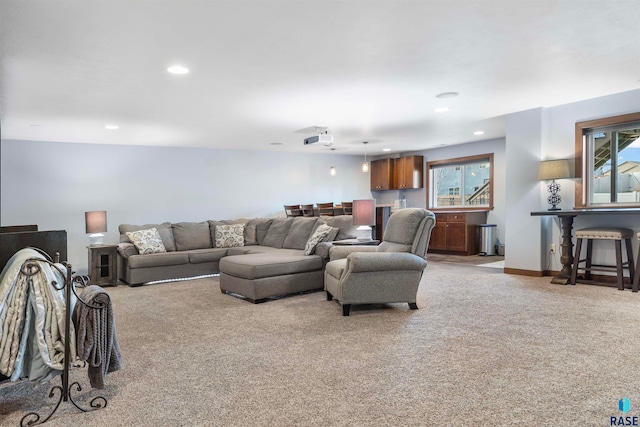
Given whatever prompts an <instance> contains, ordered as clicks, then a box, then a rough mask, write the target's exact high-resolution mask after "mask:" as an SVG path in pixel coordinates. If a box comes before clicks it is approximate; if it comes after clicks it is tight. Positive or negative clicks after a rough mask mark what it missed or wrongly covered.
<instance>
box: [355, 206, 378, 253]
mask: <svg viewBox="0 0 640 427" xmlns="http://www.w3.org/2000/svg"><path fill="white" fill-rule="evenodd" d="M375 223H376V201H375V199H364V200H354V201H353V225H359V226H360V227H358V228H357V229H356V230H357V239H358V241H359V242H369V241H371V226H372V225H375Z"/></svg>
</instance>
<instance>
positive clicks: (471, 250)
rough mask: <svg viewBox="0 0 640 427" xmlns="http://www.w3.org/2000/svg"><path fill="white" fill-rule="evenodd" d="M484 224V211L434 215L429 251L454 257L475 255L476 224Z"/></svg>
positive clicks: (476, 241) (476, 247)
mask: <svg viewBox="0 0 640 427" xmlns="http://www.w3.org/2000/svg"><path fill="white" fill-rule="evenodd" d="M486 222H487V212H486V211H467V212H464V211H455V212H453V211H452V212H438V213H436V226H435V227H434V228H433V230H432V231H431V239H430V240H429V251H430V252H433V253H450V254H456V255H475V254H477V253H478V224H485V223H486Z"/></svg>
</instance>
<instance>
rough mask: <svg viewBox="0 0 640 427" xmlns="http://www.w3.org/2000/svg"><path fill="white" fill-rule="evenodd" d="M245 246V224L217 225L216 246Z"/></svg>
mask: <svg viewBox="0 0 640 427" xmlns="http://www.w3.org/2000/svg"><path fill="white" fill-rule="evenodd" d="M239 246H244V224H232V225H216V248H235V247H239Z"/></svg>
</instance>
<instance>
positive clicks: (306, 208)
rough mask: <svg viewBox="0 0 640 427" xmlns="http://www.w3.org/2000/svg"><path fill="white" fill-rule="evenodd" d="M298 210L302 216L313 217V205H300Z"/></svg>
mask: <svg viewBox="0 0 640 427" xmlns="http://www.w3.org/2000/svg"><path fill="white" fill-rule="evenodd" d="M300 209H302V216H315V212H314V211H313V203H310V204H308V205H300Z"/></svg>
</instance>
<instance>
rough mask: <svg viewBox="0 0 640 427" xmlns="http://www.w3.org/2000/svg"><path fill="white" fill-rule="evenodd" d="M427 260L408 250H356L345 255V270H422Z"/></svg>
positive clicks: (356, 271) (355, 271)
mask: <svg viewBox="0 0 640 427" xmlns="http://www.w3.org/2000/svg"><path fill="white" fill-rule="evenodd" d="M426 266H427V261H425V260H424V259H423V258H420V257H419V256H417V255H414V254H412V253H409V252H375V253H366V252H356V253H351V254H349V255H348V256H347V266H346V268H345V270H346V271H349V272H351V273H361V272H367V271H369V272H370V271H399V270H414V271H422V270H424V269H425V267H426Z"/></svg>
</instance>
